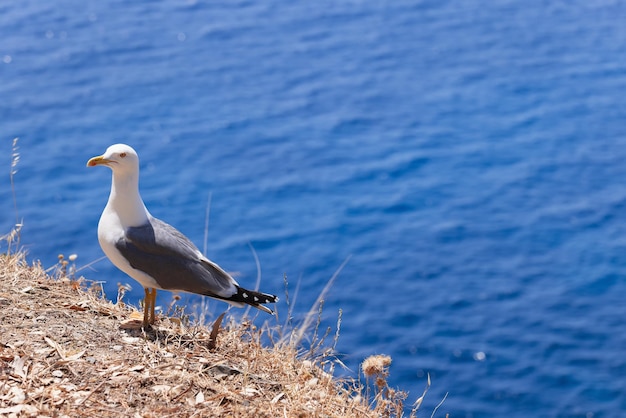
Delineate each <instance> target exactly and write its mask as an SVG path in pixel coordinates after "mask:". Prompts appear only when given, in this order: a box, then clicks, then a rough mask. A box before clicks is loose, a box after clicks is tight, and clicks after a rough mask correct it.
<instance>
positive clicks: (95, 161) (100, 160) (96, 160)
mask: <svg viewBox="0 0 626 418" xmlns="http://www.w3.org/2000/svg"><path fill="white" fill-rule="evenodd" d="M110 162H111V160H107V159H106V158H104V156H102V155H99V156H97V157H93V158H91V159H90V160H89V161H87V167H95V166H97V165H108V164H109V163H110Z"/></svg>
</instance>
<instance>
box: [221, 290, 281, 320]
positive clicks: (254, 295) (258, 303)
mask: <svg viewBox="0 0 626 418" xmlns="http://www.w3.org/2000/svg"><path fill="white" fill-rule="evenodd" d="M228 300H230V301H233V302H241V303H245V304H247V305H250V306H254V307H255V308H257V309H260V310H262V311H264V312H267V313H269V314H273V313H274V311H272V310H271V309H270V308H268V307H266V306H263V305H264V304H266V303H276V302H278V296H276V295H270V294H269V293H261V292H256V291H254V290H248V289H244V288H242V287H239V286H237V293H235V294H234V295H232V296H231V297H229V298H228Z"/></svg>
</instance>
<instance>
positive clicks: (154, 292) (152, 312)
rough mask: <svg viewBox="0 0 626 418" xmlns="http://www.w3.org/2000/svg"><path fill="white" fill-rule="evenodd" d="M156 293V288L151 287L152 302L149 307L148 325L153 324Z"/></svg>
mask: <svg viewBox="0 0 626 418" xmlns="http://www.w3.org/2000/svg"><path fill="white" fill-rule="evenodd" d="M156 295H157V290H156V289H152V296H151V297H152V304H151V307H150V325H154V308H155V307H156Z"/></svg>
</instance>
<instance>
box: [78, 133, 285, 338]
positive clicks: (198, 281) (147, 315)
mask: <svg viewBox="0 0 626 418" xmlns="http://www.w3.org/2000/svg"><path fill="white" fill-rule="evenodd" d="M95 166H106V167H109V168H110V169H111V171H113V180H112V183H111V194H110V195H109V201H108V202H107V205H106V207H105V208H104V211H103V212H102V216H101V217H100V222H99V223H98V241H99V243H100V247H102V251H104V253H105V254H106V256H107V257H108V258H109V260H111V262H112V263H113V264H114V265H115V266H116V267H117V268H119V269H120V270H122V271H123V272H124V273H126V274H128V275H129V276H130V277H132V278H133V279H135V280H137V281H138V282H139V283H140V284H141V285H142V286H143V288H144V291H145V299H144V316H143V326H144V327H146V328H147V327H148V325H153V324H154V307H155V303H156V293H157V289H163V290H170V291H183V292H189V293H196V294H199V295H204V296H209V297H211V298H215V299H219V300H222V301H225V302H228V303H229V304H231V305H234V306H238V307H243V306H244V305H250V306H254V307H255V308H257V309H260V310H262V311H264V312H267V313H269V314H273V313H274V312H273V311H272V310H271V309H270V308H268V307H266V306H264V305H263V304H265V303H276V302H277V301H278V298H277V297H276V296H275V295H270V294H267V293H261V292H257V291H253V290H248V289H244V288H242V287H240V286H239V284H238V283H237V282H236V281H235V279H233V278H232V276H231V275H230V274H228V273H227V272H226V271H224V270H223V269H222V268H221V267H220V266H218V265H217V264H216V263H214V262H213V261H211V260H209V259H208V258H207V257H205V256H204V255H203V254H202V253H201V252H200V250H198V248H197V247H196V246H195V245H194V244H193V243H192V242H191V241H190V240H189V239H188V238H187V237H186V236H184V235H183V234H182V233H181V232H179V231H178V230H177V229H176V228H174V227H173V226H171V225H169V224H167V223H165V222H163V221H161V220H159V219H157V218H155V217H153V216H152V215H150V212H148V209H146V206H145V205H144V203H143V200H142V199H141V196H140V194H139V156H138V155H137V153H136V152H135V150H134V149H133V148H131V147H130V146H128V145H126V144H115V145H111V146H110V147H109V148H107V150H106V151H105V153H104V154H102V155H100V156H97V157H93V158H91V159H90V160H89V161H87V167H95Z"/></svg>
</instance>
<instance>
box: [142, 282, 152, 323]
mask: <svg viewBox="0 0 626 418" xmlns="http://www.w3.org/2000/svg"><path fill="white" fill-rule="evenodd" d="M150 290H151V289H149V288H147V287H144V289H143V291H144V292H145V294H146V297H145V298H144V299H143V327H144V328H146V327H148V324H149V323H150V321H149V314H150V303H151V301H152V298H151V295H150V293H151V292H150Z"/></svg>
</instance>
